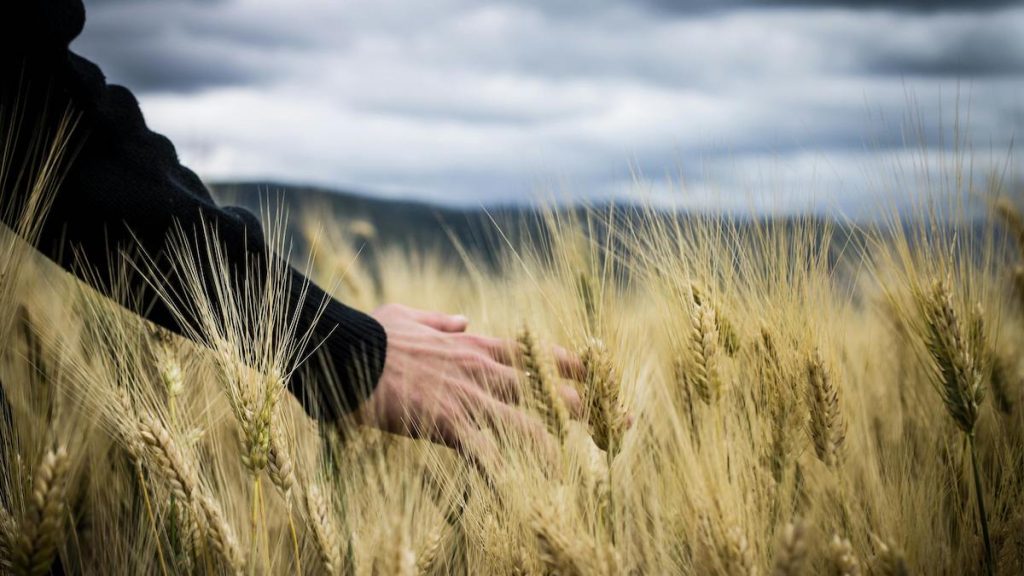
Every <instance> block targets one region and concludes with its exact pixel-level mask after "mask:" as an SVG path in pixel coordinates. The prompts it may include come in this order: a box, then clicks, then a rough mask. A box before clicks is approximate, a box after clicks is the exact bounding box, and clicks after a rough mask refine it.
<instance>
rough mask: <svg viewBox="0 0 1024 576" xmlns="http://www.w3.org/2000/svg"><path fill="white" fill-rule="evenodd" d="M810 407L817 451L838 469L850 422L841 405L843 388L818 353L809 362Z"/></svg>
mask: <svg viewBox="0 0 1024 576" xmlns="http://www.w3.org/2000/svg"><path fill="white" fill-rule="evenodd" d="M807 406H808V409H809V410H810V413H811V418H810V435H811V441H812V442H813V443H814V452H815V454H817V455H818V459H819V460H821V461H822V462H824V463H825V465H826V466H829V467H831V468H834V467H835V466H837V465H838V464H839V461H840V458H841V456H842V449H843V443H844V442H845V440H846V422H845V421H844V420H843V415H842V411H841V407H840V403H839V388H838V386H837V385H836V383H835V381H834V380H833V378H832V375H831V373H830V372H829V370H828V368H826V367H825V362H824V360H822V358H821V355H820V354H819V353H818V352H814V353H813V354H812V355H811V357H810V358H809V359H808V360H807Z"/></svg>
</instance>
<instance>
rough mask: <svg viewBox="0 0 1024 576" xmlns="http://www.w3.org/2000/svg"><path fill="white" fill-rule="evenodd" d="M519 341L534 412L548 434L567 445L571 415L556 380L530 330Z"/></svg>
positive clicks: (523, 331)
mask: <svg viewBox="0 0 1024 576" xmlns="http://www.w3.org/2000/svg"><path fill="white" fill-rule="evenodd" d="M517 340H518V343H519V351H520V356H521V358H522V364H523V369H524V370H525V371H526V380H527V383H528V384H529V388H530V393H531V397H532V399H533V404H534V408H535V409H536V410H537V412H539V413H540V415H541V417H542V419H543V420H544V423H545V425H546V426H547V429H548V432H550V433H551V434H552V435H553V436H555V437H556V438H558V439H559V440H561V441H564V440H565V435H566V430H567V429H568V424H569V413H568V410H567V409H566V407H565V404H564V403H563V402H562V398H561V396H560V395H559V394H558V388H557V380H556V378H555V375H554V374H553V372H552V370H551V365H550V363H549V362H547V361H546V358H545V357H544V354H543V353H542V351H541V348H540V345H539V344H538V342H537V338H536V337H535V336H534V334H533V332H531V331H530V329H529V328H528V327H524V328H523V329H522V330H521V331H520V333H519V336H518V338H517Z"/></svg>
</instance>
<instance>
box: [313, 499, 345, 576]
mask: <svg viewBox="0 0 1024 576" xmlns="http://www.w3.org/2000/svg"><path fill="white" fill-rule="evenodd" d="M305 500H306V516H307V518H308V520H309V526H310V529H311V530H312V532H313V541H314V543H315V544H316V551H317V555H318V556H319V557H320V562H321V563H322V564H323V566H324V571H326V572H327V573H328V574H340V573H341V567H342V563H341V545H340V541H339V539H338V529H337V526H335V523H334V512H333V509H332V508H331V507H330V506H329V504H328V500H327V498H326V497H324V494H323V492H321V491H320V487H319V486H317V485H316V484H310V485H309V486H307V487H306V499H305Z"/></svg>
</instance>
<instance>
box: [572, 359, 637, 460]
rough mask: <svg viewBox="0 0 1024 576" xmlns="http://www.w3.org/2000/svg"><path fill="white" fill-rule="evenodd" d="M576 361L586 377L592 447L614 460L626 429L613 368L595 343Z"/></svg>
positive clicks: (586, 404) (585, 401)
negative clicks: (594, 445) (578, 361)
mask: <svg viewBox="0 0 1024 576" xmlns="http://www.w3.org/2000/svg"><path fill="white" fill-rule="evenodd" d="M580 359H581V361H582V362H583V367H584V370H585V374H586V389H585V390H584V403H585V406H586V408H587V420H588V423H589V424H590V429H591V432H592V434H593V437H594V443H595V444H597V446H598V447H599V448H601V449H602V450H606V451H608V453H609V456H611V457H612V458H614V456H615V455H616V454H618V452H619V449H620V448H621V446H622V436H623V433H624V432H625V429H626V416H625V411H624V410H623V408H622V400H621V397H620V392H619V379H618V376H617V374H616V371H615V365H614V363H613V362H612V358H611V354H609V352H608V348H607V347H605V345H604V343H603V342H601V341H600V340H597V339H593V340H591V341H590V342H588V343H587V345H586V347H585V348H584V349H583V352H582V353H581V354H580Z"/></svg>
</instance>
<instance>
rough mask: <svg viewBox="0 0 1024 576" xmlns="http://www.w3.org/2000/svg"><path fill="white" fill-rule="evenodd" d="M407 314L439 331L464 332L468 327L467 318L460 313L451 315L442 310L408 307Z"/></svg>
mask: <svg viewBox="0 0 1024 576" xmlns="http://www.w3.org/2000/svg"><path fill="white" fill-rule="evenodd" d="M409 314H410V315H411V316H412V318H413V320H415V321H416V322H419V323H420V324H423V325H424V326H429V327H431V328H433V329H434V330H439V331H441V332H449V333H455V332H465V331H466V328H468V327H469V319H468V318H466V317H465V316H463V315H461V314H456V315H451V314H445V313H444V312H433V311H430V310H417V309H415V308H409Z"/></svg>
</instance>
